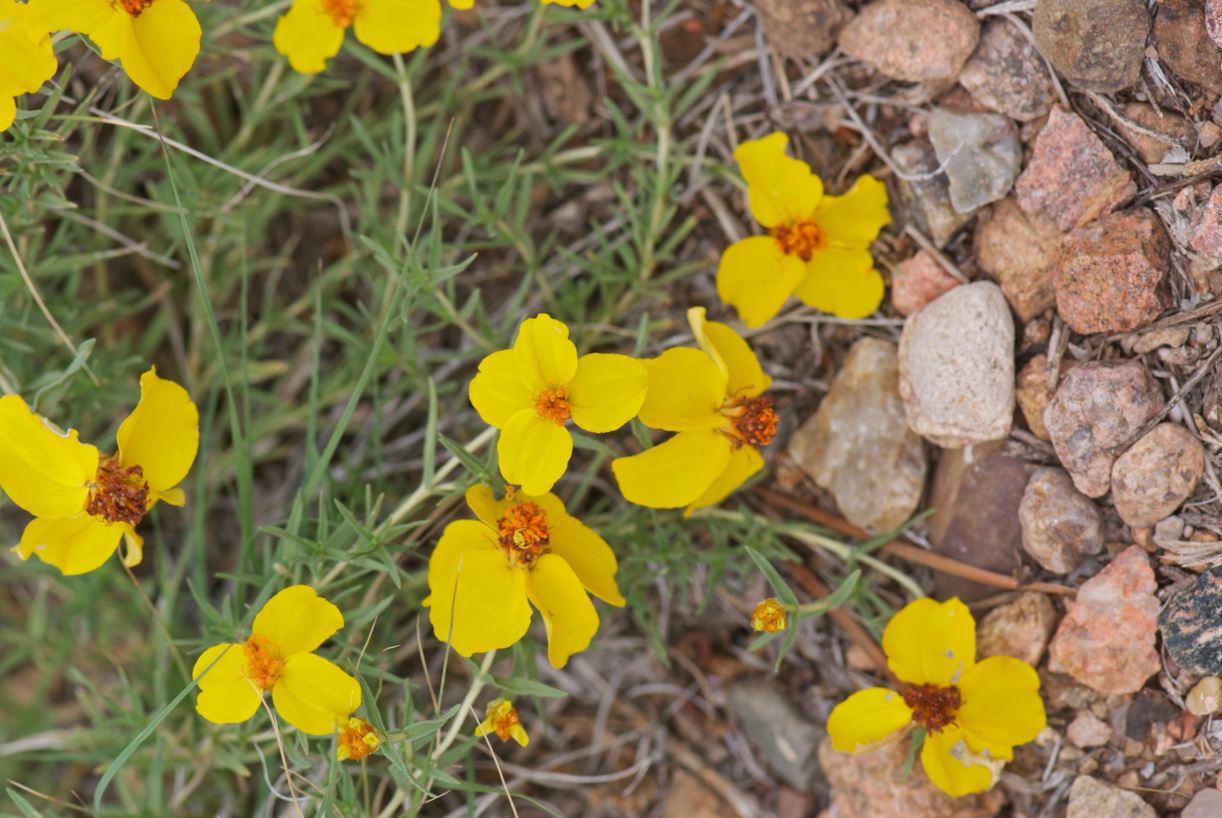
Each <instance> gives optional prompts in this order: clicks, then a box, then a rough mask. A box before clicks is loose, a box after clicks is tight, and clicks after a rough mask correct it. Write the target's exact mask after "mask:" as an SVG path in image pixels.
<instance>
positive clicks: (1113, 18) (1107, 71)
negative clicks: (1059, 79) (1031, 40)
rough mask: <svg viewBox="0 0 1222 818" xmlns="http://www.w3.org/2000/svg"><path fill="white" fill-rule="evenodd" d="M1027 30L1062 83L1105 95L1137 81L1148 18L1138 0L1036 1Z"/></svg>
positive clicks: (1142, 3) (1144, 7) (1143, 6)
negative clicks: (1033, 35) (1028, 29)
mask: <svg viewBox="0 0 1222 818" xmlns="http://www.w3.org/2000/svg"><path fill="white" fill-rule="evenodd" d="M1031 29H1032V31H1033V32H1034V33H1035V45H1036V48H1038V49H1039V50H1040V53H1041V54H1043V55H1044V56H1045V57H1047V58H1048V61H1049V62H1051V63H1052V65H1053V67H1055V68H1056V70H1057V71H1059V72H1060V73H1061V74H1062V75H1063V76H1064V77H1065V78H1066V79H1067V80H1069V81H1070V82H1072V83H1073V84H1074V85H1076V86H1078V87H1079V88H1086V89H1088V90H1090V91H1102V92H1104V93H1111V92H1113V91H1119V90H1121V89H1122V88H1128V87H1129V86H1130V85H1132V84H1133V83H1135V82H1137V77H1138V76H1139V75H1140V74H1141V61H1142V57H1143V56H1144V54H1145V48H1146V34H1147V33H1148V32H1149V30H1150V15H1149V13H1148V12H1147V11H1146V4H1145V3H1144V2H1143V0H1037V2H1036V4H1035V13H1034V15H1033V17H1032V20H1031Z"/></svg>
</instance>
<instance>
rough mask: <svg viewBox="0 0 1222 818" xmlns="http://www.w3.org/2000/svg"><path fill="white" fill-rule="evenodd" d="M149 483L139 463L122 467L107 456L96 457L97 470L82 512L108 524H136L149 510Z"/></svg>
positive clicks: (115, 460)
mask: <svg viewBox="0 0 1222 818" xmlns="http://www.w3.org/2000/svg"><path fill="white" fill-rule="evenodd" d="M148 504H149V484H148V483H146V482H145V480H144V470H143V469H142V468H140V467H139V466H129V467H127V468H123V467H122V466H120V465H119V461H118V460H117V459H115V458H114V457H111V456H110V455H103V456H102V457H101V459H100V460H98V473H97V474H96V475H94V478H93V482H92V483H90V484H89V498H88V499H87V500H86V501H85V511H87V512H88V513H89V514H92V515H93V516H94V517H101V518H102V519H103V520H105V521H106V522H108V523H130V524H131V525H133V526H135V525H139V524H140V521H141V520H143V519H144V515H145V514H147V513H148Z"/></svg>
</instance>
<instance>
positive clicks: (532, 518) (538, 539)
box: [496, 501, 552, 568]
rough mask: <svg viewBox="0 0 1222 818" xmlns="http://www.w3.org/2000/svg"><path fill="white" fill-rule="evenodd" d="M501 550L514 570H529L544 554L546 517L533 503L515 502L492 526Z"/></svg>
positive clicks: (548, 535) (547, 537)
mask: <svg viewBox="0 0 1222 818" xmlns="http://www.w3.org/2000/svg"><path fill="white" fill-rule="evenodd" d="M496 528H497V533H498V534H499V535H500V542H501V550H502V551H504V552H505V556H507V557H508V558H509V564H510V565H512V566H513V567H515V568H529V567H531V566H532V565H534V564H535V560H537V559H539V557H541V556H543V554H545V553H546V552H547V545H548V543H549V542H551V537H552V535H551V529H550V528H549V527H548V525H547V514H546V513H545V512H544V511H543V509H541V508H539V505H538V504H537V503H532V502H529V501H527V502H525V503H516V504H514V505H512V506H510V507H509V508H507V509H505V513H504V514H502V515H501V519H499V520H498V521H497V524H496Z"/></svg>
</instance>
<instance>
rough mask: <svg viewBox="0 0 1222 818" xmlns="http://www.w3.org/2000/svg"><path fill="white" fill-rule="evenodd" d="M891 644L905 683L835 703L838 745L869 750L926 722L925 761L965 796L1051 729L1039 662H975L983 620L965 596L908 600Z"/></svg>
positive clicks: (892, 662) (887, 639)
mask: <svg viewBox="0 0 1222 818" xmlns="http://www.w3.org/2000/svg"><path fill="white" fill-rule="evenodd" d="M883 650H884V651H885V652H886V654H887V666H888V667H889V668H891V672H892V673H894V674H895V676H896V677H897V678H898V679H899V681H900V683H901V684H900V689H899V692H898V693H896V692H893V691H890V690H887V689H885V688H881V687H871V688H867V689H866V690H861V691H858V692H857V693H854V694H853V695H852V696H850V697H849V698H848V699H846V700H845V701H843V702H841V703H840V704H839V705H837V706H836V709H834V710H833V711H832V715H831V717H830V718H829V719H828V722H827V730H828V733H829V734H830V735H831V738H832V746H833V747H835V748H836V749H837V750H841V751H843V752H848V753H856V752H859V751H863V750H869V749H871V748H873V747H875V746H877V745H878V744H879V743H881V742H883V741H885V740H886V739H888V738H889V737H891V736H893V735H895V734H897V733H899V732H900V731H901V730H903V729H905V728H906V727H908V726H909V725H911V724H915V725H918V726H920V727H923V728H924V729H925V731H926V736H925V745H924V747H922V749H921V766H923V767H924V768H925V772H926V773H927V774H928V775H929V780H930V781H932V782H933V783H934V784H935V785H936V786H937V787H938V789H940V790H942V791H943V792H945V793H946V794H947V795H951V796H954V797H958V796H960V795H967V794H969V793H974V792H983V791H984V790H987V789H988V788H989V787H991V786H993V782H994V781H996V779H997V775H998V773H999V772H1000V769H1001V767H1002V765H1003V763H1004V762H1006V761H1010V760H1011V759H1013V758H1014V747H1016V746H1018V745H1019V744H1025V743H1027V742H1028V741H1031V740H1032V739H1034V738H1035V737H1036V736H1037V735H1039V732H1040V731H1041V730H1043V729H1044V724H1045V717H1044V703H1043V702H1042V701H1041V700H1040V694H1039V689H1040V678H1039V676H1038V675H1037V674H1036V672H1035V669H1034V668H1033V667H1031V665H1029V664H1027V663H1026V662H1024V661H1022V660H1021V659H1014V658H1011V657H1009V656H992V657H990V658H988V659H985V660H984V661H983V662H976V623H975V621H973V619H972V613H971V611H969V610H968V609H967V606H966V605H964V604H963V603H962V602H960V601H959V600H958V599H951V600H949V601H948V602H942V603H938V602H935V601H934V600H932V599H918V600H916V601H915V602H912V603H910V604H909V605H907V606H906V607H905V608H904V609H903V610H901V611H900V612H899V613H897V614H896V615H895V617H894V618H893V619H892V620H891V622H890V623H889V624H888V625H887V630H886V631H885V632H884V633H883Z"/></svg>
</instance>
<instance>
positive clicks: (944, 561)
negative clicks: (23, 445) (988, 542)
mask: <svg viewBox="0 0 1222 818" xmlns="http://www.w3.org/2000/svg"><path fill="white" fill-rule="evenodd" d="M755 493H756V494H757V495H758V496H759V497H761V498H762V499H763V500H764V502H766V503H768V504H770V505H772V506H774V507H780V508H783V509H785V510H786V511H791V512H793V513H795V514H798V515H800V516H802V517H805V518H806V519H808V520H810V521H811V522H813V523H817V524H819V525H821V526H825V527H826V528H830V529H832V530H833V531H838V532H839V533H841V534H844V535H846V536H848V537H852V538H854V539H858V540H868V539H870V533H869V532H868V531H865V530H864V529H861V528H858V527H857V526H855V525H853V524H852V523H850V522H849V521H848V520H846V519H844V518H843V517H838V516H836V515H835V514H832V513H830V512H827V511H823V510H822V509H819V508H816V507H814V506H812V505H811V504H810V503H807V502H804V501H802V500H799V499H798V498H796V497H793V496H790V495H788V494H783V493H781V492H779V491H773V490H771V489H765V488H757V489H756V490H755ZM878 550H879V551H881V552H882V553H884V554H888V555H890V556H893V557H899V558H900V559H902V560H906V561H907V562H912V563H916V564H917V565H923V566H925V567H926V568H929V569H931V570H934V571H938V572H939V573H942V574H949V575H951V576H955V577H960V578H962V579H966V580H970V581H972V582H977V583H979V584H981V585H988V586H990V587H993V588H1002V589H1004V590H1007V591H1038V592H1040V593H1045V594H1061V595H1062V596H1073V595H1074V594H1076V593H1077V590H1076V589H1074V588H1069V587H1066V586H1064V585H1057V584H1056V583H1052V582H1031V583H1027V584H1025V585H1024V584H1023V583H1020V582H1019V581H1018V580H1016V579H1014V577H1010V576H1006V575H1005V574H998V573H996V572H994V571H986V570H985V569H984V568H978V567H977V566H975V565H968V564H967V563H965V562H960V561H959V560H956V559H953V558H951V557H947V556H945V555H943V554H934V553H932V552H930V551H926V550H925V549H923V548H917V547H916V546H913V545H909V544H907V543H902V542H899V541H898V540H891V541H890V542H888V543H886V544H884V545H883V546H881V547H880V548H879V549H878Z"/></svg>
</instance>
